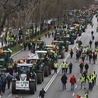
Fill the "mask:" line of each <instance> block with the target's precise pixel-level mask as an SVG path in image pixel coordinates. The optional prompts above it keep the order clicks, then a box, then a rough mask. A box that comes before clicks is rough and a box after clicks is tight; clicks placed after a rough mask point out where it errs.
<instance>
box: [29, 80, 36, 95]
mask: <svg viewBox="0 0 98 98" xmlns="http://www.w3.org/2000/svg"><path fill="white" fill-rule="evenodd" d="M29 88H30V94H34V93H35V83H34V82H29Z"/></svg>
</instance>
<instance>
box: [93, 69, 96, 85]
mask: <svg viewBox="0 0 98 98" xmlns="http://www.w3.org/2000/svg"><path fill="white" fill-rule="evenodd" d="M92 74H93V76H94V84H96V78H97V74H96V72H95V71H94V72H93V73H92Z"/></svg>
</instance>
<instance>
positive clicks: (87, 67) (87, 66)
mask: <svg viewBox="0 0 98 98" xmlns="http://www.w3.org/2000/svg"><path fill="white" fill-rule="evenodd" d="M84 68H85V71H87V72H88V69H89V65H88V64H87V63H86V64H85V66H84Z"/></svg>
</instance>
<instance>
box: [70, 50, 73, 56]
mask: <svg viewBox="0 0 98 98" xmlns="http://www.w3.org/2000/svg"><path fill="white" fill-rule="evenodd" d="M70 57H71V58H72V57H73V49H71V50H70Z"/></svg>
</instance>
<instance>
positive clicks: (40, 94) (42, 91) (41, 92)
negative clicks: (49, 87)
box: [39, 88, 46, 98]
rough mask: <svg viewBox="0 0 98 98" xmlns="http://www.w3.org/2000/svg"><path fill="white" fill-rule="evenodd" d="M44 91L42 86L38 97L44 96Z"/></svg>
mask: <svg viewBox="0 0 98 98" xmlns="http://www.w3.org/2000/svg"><path fill="white" fill-rule="evenodd" d="M45 93H46V92H45V90H44V88H42V90H41V91H40V93H39V97H41V98H44V96H45Z"/></svg>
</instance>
